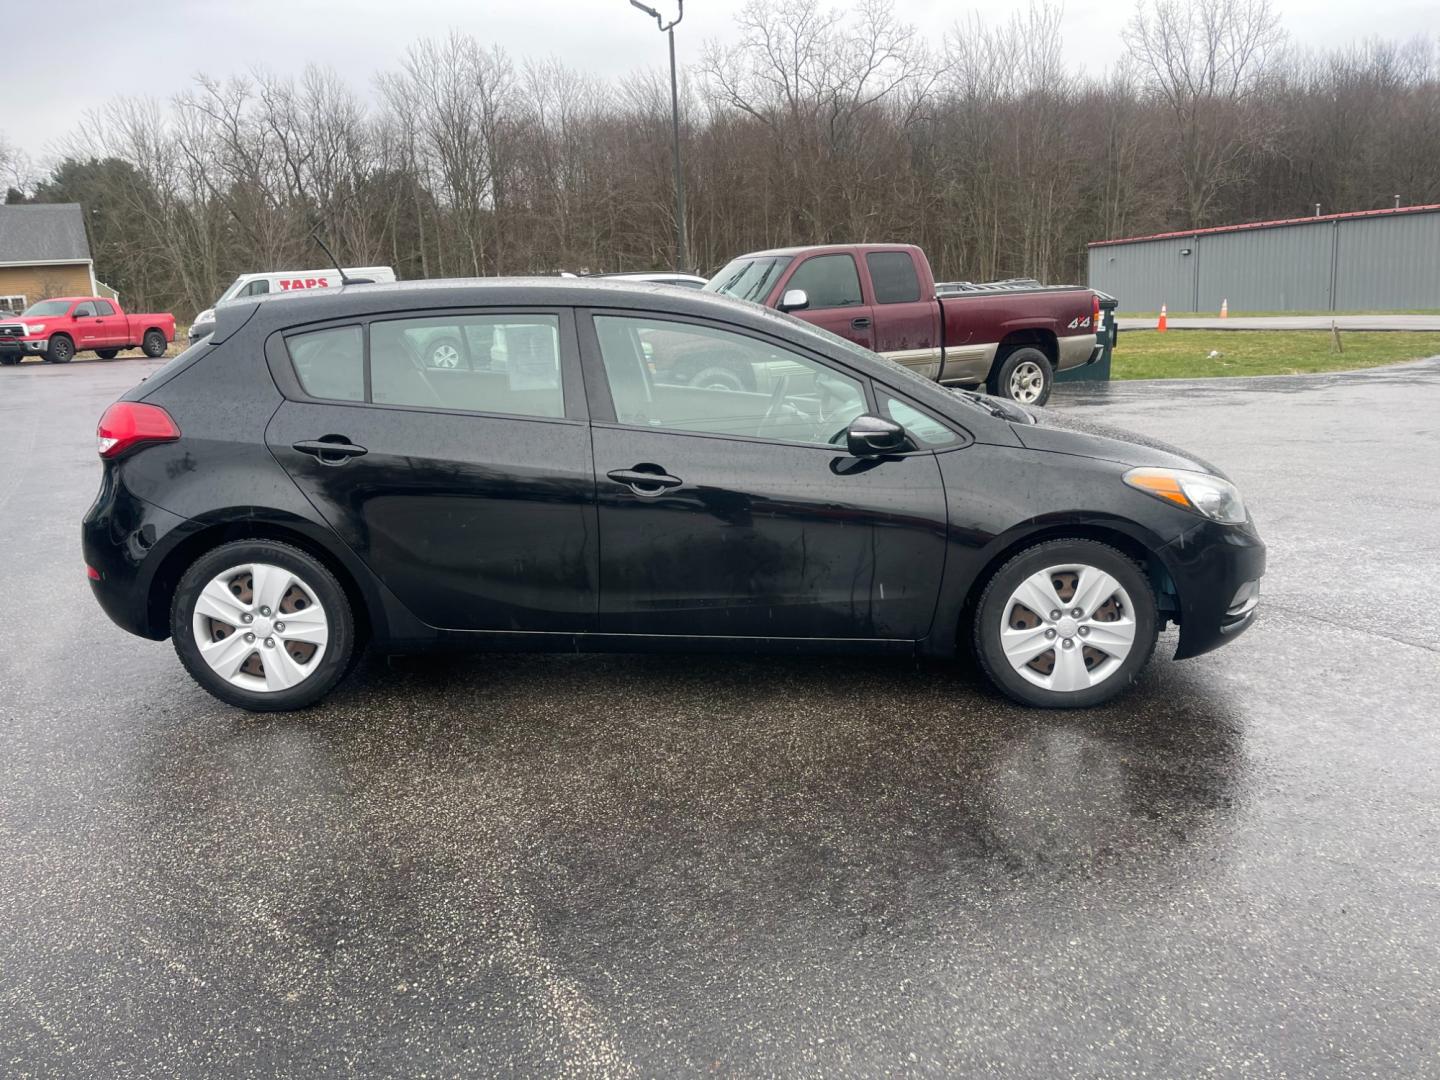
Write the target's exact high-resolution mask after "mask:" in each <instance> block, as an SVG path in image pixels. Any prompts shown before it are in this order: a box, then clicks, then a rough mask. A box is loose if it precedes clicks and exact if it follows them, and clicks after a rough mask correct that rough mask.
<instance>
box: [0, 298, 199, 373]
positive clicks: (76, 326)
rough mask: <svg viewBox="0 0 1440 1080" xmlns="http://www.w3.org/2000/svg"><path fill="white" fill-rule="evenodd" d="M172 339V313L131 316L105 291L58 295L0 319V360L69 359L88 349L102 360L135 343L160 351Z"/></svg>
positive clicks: (159, 353) (63, 361) (153, 353)
mask: <svg viewBox="0 0 1440 1080" xmlns="http://www.w3.org/2000/svg"><path fill="white" fill-rule="evenodd" d="M174 340H175V316H174V315H171V314H168V313H165V314H147V315H131V314H126V313H125V312H124V311H122V310H121V309H120V304H119V302H118V301H115V300H107V299H105V297H103V296H62V297H58V298H57V299H54V300H41V301H39V302H38V303H34V304H31V305H30V306H29V307H28V308H26V309H25V310H24V311H23V312H21V313H20V315H19V317H18V318H0V364H18V363H19V362H20V361H21V360H23V359H25V357H27V356H43V357H44V358H45V360H46V362H47V363H51V364H68V363H69V362H70V361H71V360H73V359H74V358H75V354H76V353H77V352H85V351H87V350H88V351H91V352H94V353H95V355H97V356H99V357H100V358H101V359H102V360H113V359H114V358H115V357H116V356H117V355H118V354H119V352H120V350H122V349H134V348H140V349H142V350H144V352H145V355H146V356H164V355H165V349H166V348H167V347H168V346H169V344H170V342H172V341H174Z"/></svg>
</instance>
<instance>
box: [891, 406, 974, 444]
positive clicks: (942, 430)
mask: <svg viewBox="0 0 1440 1080" xmlns="http://www.w3.org/2000/svg"><path fill="white" fill-rule="evenodd" d="M880 405H881V407H882V408H884V409H885V411H886V412H888V413H889V414H890V419H891V420H894V421H895V422H896V423H897V424H899V425H900V426H901V427H903V428H904V429H905V430H906V432H907V433H908V434H909V435H910V437H911V438H912V439H914V440H915V442H917V443H919V444H920V445H921V446H928V447H941V446H954V445H955V444H956V443H958V442H959V441H960V436H959V435H956V434H955V432H953V431H951V430H950V429H949V428H948V427H946V426H945V425H944V424H942V423H941V422H940V421H939V420H936V419H935V418H934V417H933V416H931V415H930V414H929V413H927V412H921V411H920V410H919V409H917V408H915V406H914V405H910V404H907V403H906V402H904V401H901V400H900V399H899V398H896V397H891V396H890V395H889V394H884V393H882V394H881V395H880Z"/></svg>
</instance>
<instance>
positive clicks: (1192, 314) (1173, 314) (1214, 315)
mask: <svg viewBox="0 0 1440 1080" xmlns="http://www.w3.org/2000/svg"><path fill="white" fill-rule="evenodd" d="M1166 314H1167V316H1168V317H1169V318H1172V319H1218V318H1219V317H1220V312H1219V310H1218V309H1217V310H1215V311H1170V312H1166ZM1300 315H1440V308H1414V309H1411V310H1408V311H1238V310H1237V311H1232V312H1230V318H1232V319H1268V318H1272V317H1279V318H1285V317H1286V316H1300ZM1115 317H1116V318H1117V319H1158V318H1159V317H1160V312H1158V311H1117V312H1116V313H1115Z"/></svg>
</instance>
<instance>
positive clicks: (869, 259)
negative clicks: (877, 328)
mask: <svg viewBox="0 0 1440 1080" xmlns="http://www.w3.org/2000/svg"><path fill="white" fill-rule="evenodd" d="M865 265H866V266H867V267H868V268H869V270H870V284H871V285H873V286H874V287H875V302H876V303H877V304H910V303H914V302H915V301H916V300H919V299H920V278H919V277H918V276H917V275H916V273H915V260H914V259H912V258H911V257H910V253H909V252H907V251H872V252H870V253H869V254H868V255H866V256H865Z"/></svg>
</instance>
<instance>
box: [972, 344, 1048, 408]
mask: <svg viewBox="0 0 1440 1080" xmlns="http://www.w3.org/2000/svg"><path fill="white" fill-rule="evenodd" d="M1035 380H1038V388H1036V389H1035V390H1032V391H1029V392H1026V391H1025V390H1022V389H1020V388H1017V386H1016V383H1017V382H1022V383H1028V384H1029V385H1031V386H1034V385H1035ZM1054 386H1055V369H1054V367H1052V366H1051V364H1050V358H1049V357H1048V356H1046V355H1045V354H1044V353H1043V352H1041V351H1040V350H1039V349H1037V348H1035V347H1034V346H1033V345H1021V346H1018V347H1016V348H1012V349H1011V350H1010V351H1009V352H1006V353H1004V354H1002V355H1001V357H1000V359H999V360H998V361H997V362H996V364H995V370H994V371H993V372H991V373H990V378H989V379H988V380H987V382H986V387H987V389H988V390H989V391H990V393H991V394H993V395H994V396H996V397H1003V398H1009V399H1010V400H1011V401H1015V402H1018V403H1019V404H1021V405H1036V406H1039V405H1044V404H1045V402H1047V401H1049V400H1050V391H1051V390H1052V389H1053V388H1054ZM1032 395H1033V396H1032Z"/></svg>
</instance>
